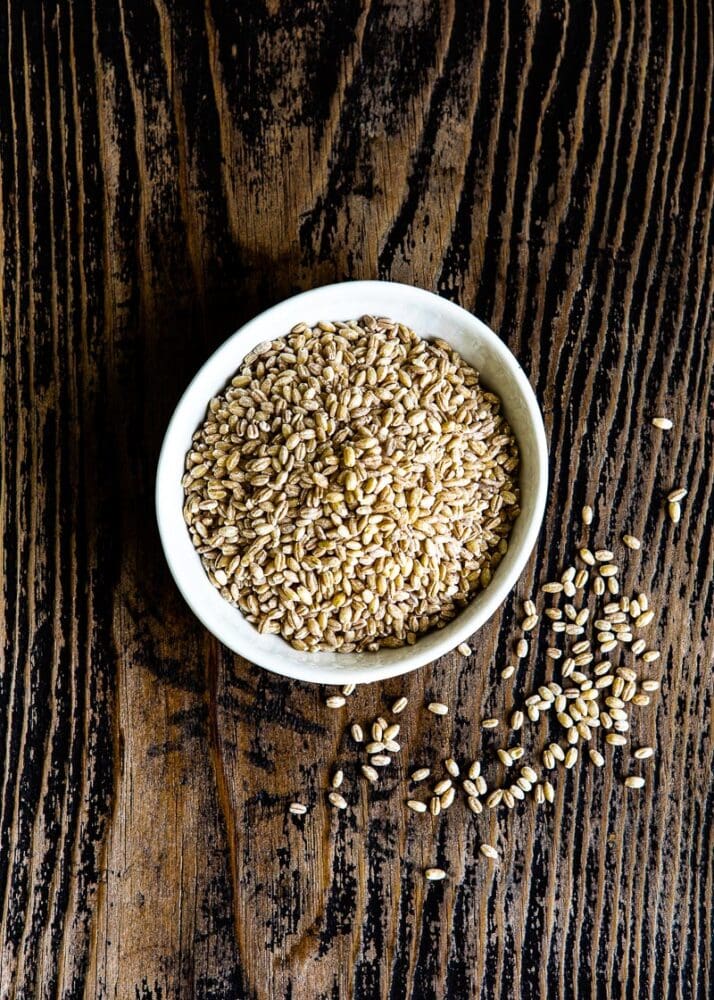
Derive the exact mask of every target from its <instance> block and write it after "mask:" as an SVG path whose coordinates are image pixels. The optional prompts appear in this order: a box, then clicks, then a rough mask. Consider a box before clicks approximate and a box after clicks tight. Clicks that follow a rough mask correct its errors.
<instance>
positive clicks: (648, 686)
mask: <svg viewBox="0 0 714 1000" xmlns="http://www.w3.org/2000/svg"><path fill="white" fill-rule="evenodd" d="M641 687H642V690H643V691H659V688H660V683H659V681H642V684H641Z"/></svg>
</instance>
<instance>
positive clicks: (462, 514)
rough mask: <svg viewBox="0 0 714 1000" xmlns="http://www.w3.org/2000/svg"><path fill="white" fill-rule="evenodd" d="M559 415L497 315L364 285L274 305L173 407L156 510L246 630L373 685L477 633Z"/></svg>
mask: <svg viewBox="0 0 714 1000" xmlns="http://www.w3.org/2000/svg"><path fill="white" fill-rule="evenodd" d="M547 474H548V455H547V446H546V438H545V432H544V428H543V420H542V416H541V412H540V409H539V406H538V403H537V401H536V398H535V395H534V393H533V390H532V388H531V386H530V384H529V382H528V380H527V378H526V376H525V374H524V372H523V370H522V368H521V367H520V365H519V364H518V361H517V360H516V358H515V357H514V356H513V354H512V353H511V352H510V351H509V350H508V348H507V347H506V345H505V344H504V343H503V341H502V340H501V339H500V338H499V337H498V336H497V335H496V334H495V333H494V332H493V331H492V330H490V329H489V328H488V327H487V326H486V325H485V324H484V323H483V322H481V321H480V320H479V319H477V318H476V317H474V316H473V315H472V314H471V313H469V312H467V311H466V310H464V309H462V308H460V307H459V306H457V305H455V304H454V303H452V302H450V301H448V300H446V299H444V298H441V297H440V296H437V295H434V294H433V293H431V292H427V291H424V290H422V289H419V288H414V287H412V286H409V285H403V284H397V283H393V282H381V281H352V282H341V283H339V284H335V285H328V286H326V287H322V288H315V289H312V290H310V291H307V292H303V293H302V294H299V295H295V296H293V297H292V298H290V299H286V300H285V301H284V302H281V303H279V304H278V305H276V306H273V307H272V308H270V309H267V310H266V311H265V312H263V313H261V314H260V315H259V316H256V317H255V319H252V320H251V321H250V322H249V323H246V324H245V326H243V327H241V329H239V330H237V331H236V333H234V334H233V335H232V336H230V337H229V338H228V339H227V340H226V341H225V343H224V344H223V345H222V346H221V347H219V348H218V350H217V351H215V353H214V354H213V355H212V356H211V357H210V358H209V359H208V360H207V361H206V363H205V364H204V365H203V366H202V367H201V369H200V370H199V371H198V373H197V374H196V375H195V377H194V379H193V380H192V382H191V384H190V385H189V386H188V388H187V389H186V391H185V393H184V394H183V396H182V398H181V400H180V401H179V404H178V406H177V407H176V410H175V412H174V414H173V416H172V418H171V421H170V423H169V426H168V428H167V431H166V435H165V438H164V442H163V446H162V449H161V455H160V458H159V464H158V470H157V479H156V513H157V520H158V526H159V533H160V536H161V542H162V545H163V548H164V552H165V555H166V559H167V561H168V564H169V568H170V570H171V573H172V575H173V577H174V580H175V581H176V584H177V586H178V588H179V590H180V591H181V593H182V595H183V597H184V598H185V600H186V602H187V603H188V605H189V607H190V608H191V610H192V611H193V613H194V614H195V615H196V616H197V617H198V618H199V619H200V621H201V622H202V623H203V624H204V625H205V627H206V628H207V629H209V630H210V632H212V633H213V635H214V636H216V638H218V639H219V640H220V641H221V642H222V643H223V644H224V645H225V646H227V647H228V648H229V649H231V650H232V651H233V652H235V653H237V654H238V655H240V656H242V657H244V658H245V659H246V660H249V661H250V662H252V663H254V664H257V665H259V666H261V667H265V668H267V669H268V670H272V671H275V672H277V673H279V674H283V675H285V676H288V677H293V678H296V679H299V680H304V681H314V682H317V683H321V684H349V683H367V682H371V681H376V680H381V679H383V678H387V677H393V676H395V675H397V674H402V673H406V672H407V671H409V670H414V669H415V668H417V667H419V666H422V665H424V664H426V663H429V662H431V661H432V660H435V659H436V658H437V657H439V656H441V655H442V654H444V653H446V652H448V651H449V650H451V649H453V648H455V647H456V646H458V645H459V644H460V643H462V642H463V641H464V640H466V639H467V638H469V637H471V636H472V635H473V634H474V632H476V631H477V630H478V628H479V627H480V626H481V625H483V623H484V622H485V621H487V619H488V618H489V617H490V616H491V615H493V613H494V612H495V611H496V610H497V609H498V607H499V606H500V605H501V604H502V603H503V601H504V599H505V598H506V596H507V595H508V593H509V592H510V591H511V589H512V588H513V586H514V585H515V583H516V581H517V579H518V577H519V575H520V573H521V572H522V570H523V567H524V565H525V563H526V561H527V559H528V557H529V555H530V553H531V551H532V549H533V546H534V544H535V541H536V538H537V535H538V531H539V529H540V526H541V522H542V518H543V511H544V506H545V496H546V487H547Z"/></svg>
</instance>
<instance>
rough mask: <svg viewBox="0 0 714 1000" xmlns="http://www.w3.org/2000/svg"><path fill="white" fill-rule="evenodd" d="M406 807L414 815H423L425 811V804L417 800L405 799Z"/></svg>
mask: <svg viewBox="0 0 714 1000" xmlns="http://www.w3.org/2000/svg"><path fill="white" fill-rule="evenodd" d="M407 806H408V807H409V808H410V809H411V810H412V812H415V813H425V812H426V810H427V805H426V802H420V801H419V799H407Z"/></svg>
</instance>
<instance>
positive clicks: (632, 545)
mask: <svg viewBox="0 0 714 1000" xmlns="http://www.w3.org/2000/svg"><path fill="white" fill-rule="evenodd" d="M622 541H623V542H624V544H625V545H626V546H627V548H628V549H634V550H635V551H637V549H639V548H641V547H642V543H641V542H640V540H639V538H636V537H635V536H634V535H623V536H622Z"/></svg>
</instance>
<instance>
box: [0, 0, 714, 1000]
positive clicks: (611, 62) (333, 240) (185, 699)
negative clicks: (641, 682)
mask: <svg viewBox="0 0 714 1000" xmlns="http://www.w3.org/2000/svg"><path fill="white" fill-rule="evenodd" d="M291 7H292V10H291ZM713 48H714V38H713V30H712V7H711V4H709V3H706V2H702V3H696V2H693V0H682V2H680V3H670V4H667V3H654V2H652V3H639V4H635V3H634V2H630V0H623V2H616V3H613V4H609V3H595V2H594V0H593V2H591V3H570V4H568V3H564V4H563V3H558V2H552V3H544V4H537V3H530V2H524V3H520V4H518V3H497V2H493V0H486V2H484V3H482V4H470V3H455V2H453V0H452V2H448V0H444V2H442V3H436V2H435V3H421V2H419V0H399V2H394V3H390V4H384V3H377V4H374V5H359V4H357V3H354V2H347V0H337V2H334V3H327V2H324V0H314V2H310V3H305V4H296V5H287V4H286V5H285V6H284V8H282V9H281V7H280V5H279V4H277V3H275V2H272V0H271V2H268V0H264V2H256V3H244V4H238V5H232V4H231V3H227V2H225V0H210V3H207V4H206V5H205V7H204V6H203V5H201V4H168V3H166V2H165V0H156V2H155V3H153V4H147V3H145V2H143V0H142V2H138V0H107V2H106V3H105V2H103V3H101V4H98V3H97V2H96V0H88V2H87V3H76V4H60V3H56V4H53V3H51V2H44V3H27V4H24V3H22V2H21V0H8V2H7V3H6V4H5V5H4V7H3V10H2V12H1V13H0V55H1V57H2V58H1V60H0V195H1V206H0V209H1V211H0V249H1V251H2V253H1V259H2V272H1V274H0V309H1V321H2V343H1V355H0V385H1V386H2V389H1V392H2V396H1V399H0V405H1V407H2V434H1V436H0V475H1V481H2V492H1V494H0V524H1V525H2V555H3V566H2V574H3V587H2V598H1V601H0V622H1V628H2V665H1V666H2V668H1V671H0V746H2V791H1V794H0V897H1V899H2V909H1V911H0V914H1V915H0V946H1V950H0V995H2V997H10V996H19V997H34V996H39V997H55V996H61V997H79V996H82V995H86V996H88V997H120V998H125V997H141V998H155V1000H158V998H159V997H161V998H169V997H171V998H173V997H213V998H219V997H221V998H223V997H225V998H228V997H241V998H242V997H246V998H248V997H256V998H257V997H261V998H262V997H270V998H276V1000H283V998H285V1000H287V998H293V1000H303V998H304V1000H317V998H325V1000H326V998H336V997H347V996H351V995H354V996H356V997H359V998H364V1000H374V998H378V997H379V998H385V1000H386V998H389V1000H402V998H404V997H414V998H417V997H419V998H421V997H436V996H438V997H442V996H448V997H449V998H454V1000H464V998H467V997H483V998H486V997H499V998H503V1000H507V998H512V997H518V996H522V997H545V996H548V997H576V996H577V997H586V996H591V995H592V996H595V995H598V996H618V995H622V996H632V997H651V996H668V997H692V996H695V995H696V996H706V995H712V993H714V966H713V956H712V940H713V936H714V927H713V926H712V915H713V906H712V903H713V897H714V886H713V880H714V834H713V830H712V823H713V821H714V785H713V782H712V765H713V763H714V761H713V755H714V747H713V739H712V738H713V731H712V722H711V713H712V696H713V694H714V682H713V680H712V669H711V663H712V652H713V649H712V607H713V594H712V590H713V586H714V576H713V571H712V567H713V565H714V558H713V557H714V550H713V544H712V535H711V523H712V522H711V511H712V485H713V479H712V465H711V455H712V446H713V443H714V441H713V434H712V402H713V393H712V372H713V369H714V365H713V363H712V358H713V357H714V329H713V327H712V314H711V306H712V277H713V267H712V238H711V219H712V198H713V196H714V185H713V184H712V144H711V141H710V139H711V126H712V121H711V112H712V100H711V88H712V75H713V72H714V58H713ZM357 277H381V278H391V279H397V280H403V281H407V282H414V283H416V284H418V285H421V286H423V287H426V288H431V289H434V290H436V291H438V292H440V293H441V294H442V295H445V296H447V297H449V298H452V299H454V300H456V301H458V302H460V303H461V304H463V305H464V306H465V307H466V308H468V309H470V310H472V311H473V312H475V313H476V314H477V315H479V316H481V317H483V318H484V319H485V320H486V321H487V322H489V323H490V324H491V325H492V326H493V327H494V328H495V329H497V330H498V331H499V332H500V334H501V336H502V337H503V338H504V340H505V341H506V342H507V343H508V344H509V346H510V347H511V348H512V349H513V350H514V351H515V352H516V354H517V355H518V357H519V358H520V360H521V362H522V364H523V366H524V368H525V369H526V371H527V373H528V374H529V377H530V379H531V382H532V384H533V385H534V387H535V389H536V391H537V393H538V396H539V398H540V399H541V400H542V403H543V407H544V412H545V418H546V425H547V432H548V436H549V441H550V448H551V476H552V487H551V490H550V498H549V504H548V514H547V520H546V524H545V527H544V530H543V533H542V536H541V538H540V541H539V544H538V547H537V550H536V552H535V554H534V557H533V558H532V559H531V561H530V564H529V566H528V568H527V571H526V572H525V573H524V576H523V579H522V581H521V583H520V585H519V587H518V595H519V596H520V597H521V598H522V597H524V596H529V595H530V594H531V593H532V591H533V588H534V586H535V585H536V584H537V582H538V581H540V580H542V579H543V578H544V576H545V575H546V574H549V573H552V572H555V571H556V570H557V569H558V567H560V566H561V565H562V563H563V560H564V559H567V558H568V557H569V556H572V553H573V550H574V546H575V544H576V543H577V542H578V541H579V540H580V538H581V536H582V529H581V527H580V525H579V518H578V512H579V509H580V507H581V505H582V504H583V503H584V502H586V501H590V502H592V503H593V506H594V507H595V522H594V525H593V529H592V537H593V538H594V539H595V540H597V541H598V542H604V541H605V540H608V539H614V538H616V537H617V536H618V535H619V534H620V533H621V532H622V531H623V530H631V531H633V532H634V533H635V534H637V535H638V536H640V537H642V538H643V539H644V546H643V550H642V553H641V554H630V555H629V557H628V559H627V567H628V569H627V573H626V579H627V581H628V583H629V584H630V585H634V584H635V583H639V584H640V585H641V587H642V588H643V589H645V590H647V591H648V592H650V593H651V594H652V595H653V598H654V600H655V601H656V603H657V604H658V605H659V606H660V607H664V608H665V611H664V613H663V614H662V616H661V618H660V624H659V626H658V628H657V641H658V642H659V644H660V646H661V648H662V651H663V658H662V661H661V667H660V669H659V670H658V671H653V673H657V674H661V676H662V678H663V691H662V695H661V697H660V698H658V699H657V700H656V703H655V705H654V706H652V707H650V708H648V709H643V710H641V713H640V714H639V715H638V717H637V722H636V724H635V730H634V736H633V739H635V740H645V741H647V742H652V743H653V744H655V745H656V747H657V758H656V761H655V762H654V764H652V765H651V766H650V765H649V764H648V766H647V773H648V775H650V780H649V781H648V785H647V788H646V790H644V791H643V792H642V793H629V794H627V795H626V794H624V793H623V789H622V786H621V782H620V778H621V776H622V771H623V768H624V766H625V764H624V761H625V759H626V758H624V757H622V758H618V757H614V761H615V763H614V766H613V767H610V766H608V767H607V768H606V769H604V770H603V771H602V772H596V771H595V769H594V768H591V767H589V766H581V765H578V766H577V767H576V768H575V769H574V770H573V771H572V772H570V773H569V774H568V775H567V776H566V775H565V774H564V773H558V775H557V798H556V802H555V804H554V806H553V807H549V808H543V809H540V810H539V811H537V812H536V811H534V809H533V808H532V807H531V806H530V805H529V806H528V807H525V804H524V806H523V807H519V808H518V809H516V810H515V811H514V813H512V814H509V815H501V813H500V812H499V814H498V815H494V814H493V813H491V814H489V815H483V816H480V817H475V816H472V815H471V814H469V813H468V812H467V811H466V810H465V808H464V807H463V803H461V802H459V803H457V804H455V805H454V806H453V807H452V809H451V810H450V811H449V812H448V813H447V814H446V815H444V816H442V817H441V818H440V819H438V820H435V821H434V820H432V819H431V818H429V817H418V816H414V815H412V814H410V813H407V812H406V811H405V809H404V808H403V805H402V800H403V798H404V797H405V790H406V787H407V786H406V784H405V778H406V775H407V773H408V771H409V770H410V769H411V767H412V766H415V765H416V764H417V763H423V762H426V763H431V762H433V761H435V760H437V759H438V758H440V757H443V756H445V755H446V754H447V751H449V750H451V749H454V748H455V753H456V755H457V756H458V757H459V758H460V759H461V760H464V759H468V758H469V757H470V756H471V755H475V754H478V753H479V749H480V747H481V743H482V736H481V733H480V732H479V729H478V726H477V725H475V724H474V723H475V722H476V721H477V720H479V719H480V718H481V717H482V716H483V715H484V713H488V714H491V713H493V712H496V713H501V712H503V711H504V710H505V709H506V708H507V707H509V706H510V705H511V704H512V703H513V699H514V697H515V696H516V694H517V693H518V692H521V693H523V692H525V691H526V689H528V688H529V686H530V685H531V684H532V683H533V681H534V680H538V679H539V678H541V677H543V676H544V671H545V666H544V660H543V658H542V657H541V656H533V658H532V659H530V660H528V661H525V662H524V663H523V664H521V666H520V667H519V670H518V672H517V674H516V677H515V678H514V679H513V681H509V682H508V683H506V682H503V681H502V680H501V679H500V669H501V668H502V667H503V666H504V665H505V663H506V662H507V661H508V658H509V655H510V646H511V643H512V636H513V627H514V622H515V613H516V610H517V605H516V600H515V598H513V599H511V600H509V602H508V603H507V605H506V606H505V608H504V609H503V612H502V613H499V614H498V615H497V616H496V617H495V618H494V620H493V621H492V622H490V623H489V624H488V626H486V627H485V628H484V629H483V630H482V631H481V632H480V633H479V634H478V636H477V637H476V639H475V640H474V643H473V645H474V654H473V656H471V657H470V658H469V659H468V660H462V659H461V658H460V657H458V656H449V657H445V658H444V659H442V660H440V661H439V662H438V663H435V664H433V665H432V666H430V667H428V668H426V669H424V670H422V671H420V672H418V673H416V674H414V675H411V676H409V677H406V678H404V679H402V680H397V681H392V682H390V683H387V684H384V685H379V686H373V687H369V688H366V689H360V690H358V692H357V693H356V694H355V695H354V696H353V697H352V698H351V699H350V700H349V706H348V708H347V709H345V710H342V711H339V712H334V711H333V712H331V711H328V710H327V709H326V708H325V707H324V704H323V701H324V696H325V692H324V691H321V690H319V689H318V688H316V687H313V686H309V685H306V684H291V683H289V682H287V681H283V680H281V679H280V678H277V677H273V676H270V675H268V674H267V673H264V672H262V671H260V670H257V669H255V668H254V667H252V666H251V665H249V664H248V663H245V662H240V661H237V660H236V659H235V658H234V657H232V656H230V655H228V654H227V652H226V651H225V650H224V649H222V648H220V647H219V646H218V644H217V643H216V642H215V641H213V640H212V639H211V638H210V637H209V636H208V635H206V633H205V632H204V631H203V630H202V628H201V627H200V626H199V625H198V623H197V622H196V621H195V620H194V619H193V618H192V617H191V615H190V614H189V612H188V611H187V609H186V608H185V606H184V605H183V603H182V602H181V600H180V598H179V597H178V595H177V592H176V590H175V588H174V586H173V585H172V582H171V580H170V577H169V575H168V571H167V569H166V567H165V565H164V562H163V559H162V555H161V552H160V549H159V545H158V539H157V533H156V529H155V526H154V515H153V504H152V487H153V474H154V467H155V461H156V457H157V451H158V447H159V444H160V441H161V437H162V433H163V430H164V427H165V425H166V422H167V419H168V417H169V414H170V412H171V410H172V407H173V406H174V405H175V402H176V400H177V398H178V396H179V394H180V392H181V391H182V389H183V387H184V386H185V385H186V383H187V381H188V380H189V378H190V376H191V374H192V373H193V372H194V371H195V369H196V367H197V366H198V365H199V363H200V362H201V361H202V360H203V359H204V358H205V357H206V356H207V355H208V354H209V352H210V351H211V350H212V349H213V348H215V347H216V346H217V345H218V344H219V343H220V342H221V341H222V340H223V339H224V338H225V336H226V335H227V334H228V333H229V332H231V331H232V330H233V329H234V328H235V327H236V326H238V325H239V324H240V323H241V322H243V321H244V320H245V319H247V318H249V317H250V316H251V315H253V314H254V313H255V312H257V311H258V310H260V309H262V308H264V307H266V306H268V305H269V304H271V303H272V302H275V301H277V300H279V299H280V298H282V297H284V296H285V295H287V294H289V293H291V292H294V291H297V290H299V289H303V288H307V287H309V286H311V285H315V284H320V283H324V282H327V281H332V280H336V279H337V280H339V279H342V278H357ZM281 332H282V331H276V334H277V333H281ZM655 412H662V413H666V414H669V415H671V416H672V417H673V419H674V421H675V427H674V430H673V431H671V432H669V433H667V434H663V433H661V432H659V431H655V430H654V429H653V428H652V427H651V426H650V425H649V418H650V417H651V416H652V415H653V414H654V413H655ZM678 483H683V484H685V485H686V486H687V487H688V488H689V491H690V492H689V496H688V497H687V499H686V501H685V502H684V516H683V519H682V523H681V524H680V525H679V526H678V527H676V528H675V527H673V526H672V525H671V524H670V523H669V522H668V520H667V518H666V517H665V515H664V512H663V507H662V499H663V495H664V491H666V490H667V489H668V488H670V487H671V485H673V484H678ZM707 520H708V523H707ZM402 693H405V694H407V695H408V696H409V699H410V703H409V707H408V708H407V710H406V712H405V713H404V715H403V716H402V718H401V720H400V721H401V722H402V724H403V733H402V735H401V737H400V739H401V742H402V744H403V750H402V753H401V755H400V760H399V764H398V765H397V766H394V767H392V768H391V769H390V770H389V772H388V773H387V774H385V776H384V778H383V780H382V781H380V785H379V788H378V790H375V791H369V790H368V789H367V788H366V787H365V783H364V782H363V781H361V780H358V779H357V778H356V777H355V768H356V766H357V762H358V757H357V755H356V754H355V752H354V748H353V747H352V746H351V745H350V741H349V738H348V736H347V735H346V730H347V728H348V723H349V722H350V721H351V720H352V719H353V718H354V719H359V720H360V721H363V722H365V721H367V720H369V719H371V718H373V717H374V715H375V714H377V712H382V711H384V709H385V708H386V707H387V706H388V705H389V704H390V701H391V699H393V698H394V697H396V696H397V695H398V694H402ZM432 697H438V698H440V699H442V700H445V701H446V702H448V703H449V705H450V706H451V712H450V714H449V716H448V717H447V718H445V719H436V718H435V717H433V716H431V715H429V714H428V713H426V712H425V711H424V710H423V705H424V702H425V700H427V699H430V698H432ZM498 739H499V737H498V735H497V734H496V735H490V736H488V737H487V738H485V739H484V743H486V744H487V745H494V744H495V743H496V741H497V740H498ZM541 740H542V733H541V732H538V733H536V732H535V730H532V729H531V730H527V731H525V732H524V741H526V743H527V745H530V746H535V745H540V742H541ZM337 761H340V762H343V763H344V766H345V769H346V771H347V778H346V780H345V786H344V791H345V795H346V797H347V798H348V799H349V802H350V808H349V810H348V811H347V812H346V813H345V814H339V815H338V814H337V813H335V811H333V810H331V809H330V808H329V807H327V806H326V803H325V793H324V789H325V787H326V784H327V780H328V776H329V773H330V769H331V767H332V766H334V764H335V763H336V762H337ZM295 797H299V798H300V799H302V801H304V802H305V803H307V804H308V805H309V807H310V811H309V813H308V814H307V815H306V816H305V817H304V818H295V817H289V816H288V815H287V813H286V807H287V804H288V803H289V802H290V801H291V800H292V799H293V798H295ZM483 837H488V838H489V839H490V840H491V842H493V843H497V844H498V846H499V849H500V850H501V851H502V853H503V861H502V864H501V866H500V867H499V868H498V869H496V868H494V867H493V866H492V865H490V864H489V863H487V862H486V861H485V860H484V859H483V858H481V857H480V856H479V855H478V853H477V850H476V848H477V845H478V843H479V841H480V839H481V838H483ZM429 864H441V865H443V866H444V867H446V868H447V869H448V878H447V880H446V881H444V882H442V883H439V884H435V885H431V886H428V887H427V885H426V884H425V882H424V880H423V877H422V869H423V867H424V866H426V865H429Z"/></svg>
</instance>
